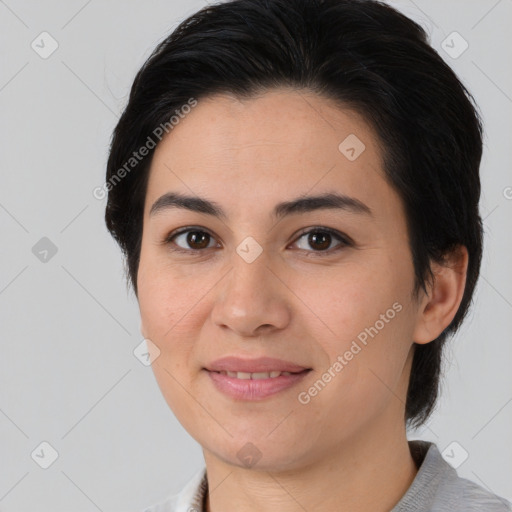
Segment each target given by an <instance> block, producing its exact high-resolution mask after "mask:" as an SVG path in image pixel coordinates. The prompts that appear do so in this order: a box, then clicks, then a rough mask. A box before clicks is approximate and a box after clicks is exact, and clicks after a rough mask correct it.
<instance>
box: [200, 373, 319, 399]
mask: <svg viewBox="0 0 512 512" xmlns="http://www.w3.org/2000/svg"><path fill="white" fill-rule="evenodd" d="M205 371H206V372H207V374H208V376H209V377H210V381H211V382H212V383H213V385H214V388H215V389H216V390H217V391H219V392H221V393H222V394H223V395H224V396H226V397H228V398H230V399H232V400H239V401H262V400H264V399H266V398H268V397H271V396H273V395H277V394H279V393H283V392H285V391H288V390H291V389H292V388H293V387H296V386H297V385H298V384H299V383H300V382H301V381H302V380H303V379H304V378H305V377H306V376H307V375H308V374H309V372H310V371H311V368H305V369H303V370H302V371H298V372H289V371H279V370H271V371H267V372H234V371H227V370H222V371H214V370H207V369H205Z"/></svg>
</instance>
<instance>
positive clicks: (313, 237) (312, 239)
mask: <svg viewBox="0 0 512 512" xmlns="http://www.w3.org/2000/svg"><path fill="white" fill-rule="evenodd" d="M318 233H321V231H317V232H316V233H310V235H309V243H310V244H311V245H315V244H317V246H318V244H319V241H318V239H319V238H322V239H323V243H322V242H320V244H319V245H321V247H317V248H319V249H327V248H328V247H329V245H330V237H331V235H329V234H328V233H323V234H322V235H318Z"/></svg>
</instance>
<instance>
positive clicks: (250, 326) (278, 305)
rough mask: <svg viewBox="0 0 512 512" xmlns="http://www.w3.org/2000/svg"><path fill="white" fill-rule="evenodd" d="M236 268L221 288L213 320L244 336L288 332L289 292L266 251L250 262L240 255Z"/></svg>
mask: <svg viewBox="0 0 512 512" xmlns="http://www.w3.org/2000/svg"><path fill="white" fill-rule="evenodd" d="M232 260H233V268H232V270H231V272H229V273H228V275H227V276H226V278H225V279H223V280H221V283H219V284H220V286H219V287H218V288H217V296H216V297H215V304H214V306H213V309H212V320H213V322H214V324H215V325H217V326H220V327H221V328H223V329H230V330H231V331H233V332H234V333H236V334H237V335H238V336H240V337H257V336H261V335H262V334H271V333H272V331H274V330H276V331H277V330H280V329H284V328H285V327H286V326H287V325H288V324H289V322H290V312H291V310H290V304H289V295H290V293H291V292H290V291H289V289H288V288H287V287H286V286H285V285H284V284H283V281H284V279H283V277H279V270H278V269H277V268H274V269H273V268H271V267H270V266H269V259H268V258H267V256H266V253H265V251H263V252H262V253H261V254H260V255H259V256H258V257H257V258H256V259H255V260H254V261H252V262H251V263H248V262H247V261H245V260H244V259H243V258H242V257H240V256H239V255H238V254H237V253H235V254H234V255H233V258H232Z"/></svg>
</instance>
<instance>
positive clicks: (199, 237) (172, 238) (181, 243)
mask: <svg viewBox="0 0 512 512" xmlns="http://www.w3.org/2000/svg"><path fill="white" fill-rule="evenodd" d="M214 241H215V239H214V238H213V236H212V235H210V233H208V232H207V231H204V230H203V229H198V228H190V227H188V228H185V229H181V230H179V231H173V232H172V233H170V234H169V235H168V236H167V237H166V239H165V242H166V243H168V244H171V245H174V246H177V248H175V247H171V250H172V251H178V252H184V253H198V252H200V251H202V250H204V249H211V248H212V247H215V244H214V245H213V246H211V245H210V242H214Z"/></svg>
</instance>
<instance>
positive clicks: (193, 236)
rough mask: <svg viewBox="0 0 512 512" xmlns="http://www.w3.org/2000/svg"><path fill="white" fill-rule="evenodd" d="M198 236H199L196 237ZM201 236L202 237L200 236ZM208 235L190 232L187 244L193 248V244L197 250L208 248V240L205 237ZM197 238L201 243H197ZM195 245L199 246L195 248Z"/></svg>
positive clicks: (200, 232) (201, 232)
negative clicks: (200, 239)
mask: <svg viewBox="0 0 512 512" xmlns="http://www.w3.org/2000/svg"><path fill="white" fill-rule="evenodd" d="M198 234H199V235H198ZM201 234H202V236H201ZM208 236H209V235H208V233H205V232H204V231H191V232H190V233H189V234H188V237H187V238H188V240H187V243H188V244H189V245H191V246H193V245H194V244H196V248H198V249H203V248H205V247H208V240H207V237H208ZM198 238H202V242H201V241H200V242H198V241H197V240H198ZM205 240H206V243H205ZM197 245H199V247H197Z"/></svg>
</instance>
